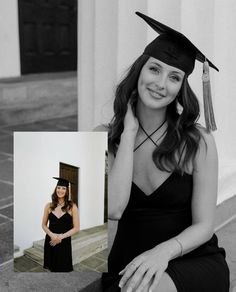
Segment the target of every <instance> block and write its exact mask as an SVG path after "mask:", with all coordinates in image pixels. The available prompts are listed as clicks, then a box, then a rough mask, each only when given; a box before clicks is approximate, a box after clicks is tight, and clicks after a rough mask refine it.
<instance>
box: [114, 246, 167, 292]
mask: <svg viewBox="0 0 236 292" xmlns="http://www.w3.org/2000/svg"><path fill="white" fill-rule="evenodd" d="M169 260H170V256H169V253H168V251H167V250H166V249H165V248H164V246H162V245H159V246H157V247H155V248H153V249H150V250H148V251H146V252H144V253H142V254H141V255H139V256H137V257H136V258H134V259H133V260H132V261H131V262H130V263H129V264H128V265H127V266H126V267H125V268H124V269H123V270H122V271H121V272H120V273H119V275H122V278H121V280H120V283H119V286H120V287H121V288H125V291H127V292H131V291H135V292H141V291H143V289H144V288H145V287H146V286H147V285H148V284H150V288H149V289H150V291H153V288H154V287H156V286H157V285H158V282H159V281H160V279H161V277H162V275H163V273H164V271H165V270H166V268H167V266H168V262H169ZM151 281H152V282H151Z"/></svg>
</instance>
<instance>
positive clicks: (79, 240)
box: [24, 224, 108, 265]
mask: <svg viewBox="0 0 236 292" xmlns="http://www.w3.org/2000/svg"><path fill="white" fill-rule="evenodd" d="M107 237H108V236H107V224H104V225H101V226H96V227H93V228H89V229H86V230H81V231H80V232H79V233H78V234H76V235H75V236H73V237H72V259H73V265H75V264H78V263H80V262H82V261H83V260H85V259H87V258H89V257H91V256H92V255H94V254H97V253H98V252H100V251H102V250H104V249H106V248H107V246H108V244H107ZM43 250H44V239H42V240H39V241H36V242H34V243H33V247H31V248H29V249H26V250H25V251H24V254H25V255H26V256H27V257H29V258H31V259H32V260H33V261H35V262H37V263H38V264H40V265H43Z"/></svg>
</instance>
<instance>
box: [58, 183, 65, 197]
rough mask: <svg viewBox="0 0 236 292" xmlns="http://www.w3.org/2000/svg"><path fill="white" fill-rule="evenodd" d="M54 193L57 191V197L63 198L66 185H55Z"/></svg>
mask: <svg viewBox="0 0 236 292" xmlns="http://www.w3.org/2000/svg"><path fill="white" fill-rule="evenodd" d="M56 193H57V197H58V199H61V198H64V197H65V195H66V187H64V186H57V188H56Z"/></svg>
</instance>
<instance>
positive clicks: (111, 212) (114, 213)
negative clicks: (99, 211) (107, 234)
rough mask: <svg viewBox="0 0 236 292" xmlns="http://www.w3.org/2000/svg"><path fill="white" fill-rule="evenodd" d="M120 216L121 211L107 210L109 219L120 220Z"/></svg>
mask: <svg viewBox="0 0 236 292" xmlns="http://www.w3.org/2000/svg"><path fill="white" fill-rule="evenodd" d="M121 216H122V212H119V211H118V210H109V212H108V218H109V219H110V220H120V218H121Z"/></svg>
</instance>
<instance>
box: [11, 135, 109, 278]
mask: <svg viewBox="0 0 236 292" xmlns="http://www.w3.org/2000/svg"><path fill="white" fill-rule="evenodd" d="M107 231H108V228H107V133H104V132H15V133H14V271H15V272H72V271H97V272H106V271H107V254H108V251H107V248H108V242H107V241H108V235H107Z"/></svg>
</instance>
